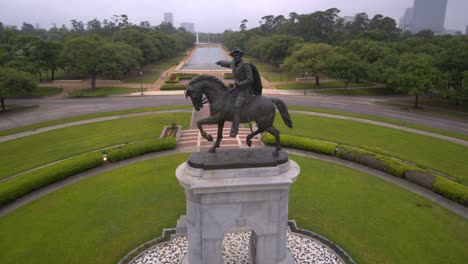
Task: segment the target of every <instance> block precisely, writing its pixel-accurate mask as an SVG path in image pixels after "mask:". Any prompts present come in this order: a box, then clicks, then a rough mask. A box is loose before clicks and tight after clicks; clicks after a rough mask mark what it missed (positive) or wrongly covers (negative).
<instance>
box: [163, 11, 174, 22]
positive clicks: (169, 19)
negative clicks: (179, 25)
mask: <svg viewBox="0 0 468 264" xmlns="http://www.w3.org/2000/svg"><path fill="white" fill-rule="evenodd" d="M164 22H165V23H171V24H172V25H174V16H173V15H172V13H170V12H167V13H164Z"/></svg>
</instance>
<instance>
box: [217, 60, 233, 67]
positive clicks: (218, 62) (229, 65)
mask: <svg viewBox="0 0 468 264" xmlns="http://www.w3.org/2000/svg"><path fill="white" fill-rule="evenodd" d="M216 64H217V65H219V66H221V67H225V68H231V62H229V61H225V60H220V61H217V62H216Z"/></svg>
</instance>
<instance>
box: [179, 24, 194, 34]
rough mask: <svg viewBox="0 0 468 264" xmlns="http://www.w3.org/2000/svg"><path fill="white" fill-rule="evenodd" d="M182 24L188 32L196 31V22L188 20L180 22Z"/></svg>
mask: <svg viewBox="0 0 468 264" xmlns="http://www.w3.org/2000/svg"><path fill="white" fill-rule="evenodd" d="M180 26H181V27H183V28H185V30H187V31H188V32H192V33H195V24H194V23H187V22H182V23H180Z"/></svg>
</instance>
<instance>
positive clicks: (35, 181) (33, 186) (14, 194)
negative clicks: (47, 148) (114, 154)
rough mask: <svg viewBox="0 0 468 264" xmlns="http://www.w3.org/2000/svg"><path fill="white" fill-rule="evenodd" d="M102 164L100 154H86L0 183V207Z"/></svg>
mask: <svg viewBox="0 0 468 264" xmlns="http://www.w3.org/2000/svg"><path fill="white" fill-rule="evenodd" d="M103 163H104V161H103V160H102V155H101V153H96V152H94V153H86V154H82V155H79V156H76V157H73V158H70V159H67V160H64V161H61V162H59V163H56V164H52V165H49V166H47V167H43V168H39V169H37V170H34V171H30V172H27V173H25V174H23V175H21V176H18V177H16V178H13V179H11V180H8V181H5V182H2V183H0V205H3V204H6V203H9V202H12V201H14V200H16V199H18V198H19V197H21V196H23V195H25V194H28V193H30V192H32V191H34V190H37V189H39V188H41V187H44V186H47V185H49V184H52V183H54V182H57V181H59V180H62V179H64V178H67V177H70V176H72V175H74V174H78V173H80V172H84V171H87V170H90V169H92V168H95V167H98V166H100V165H102V164H103Z"/></svg>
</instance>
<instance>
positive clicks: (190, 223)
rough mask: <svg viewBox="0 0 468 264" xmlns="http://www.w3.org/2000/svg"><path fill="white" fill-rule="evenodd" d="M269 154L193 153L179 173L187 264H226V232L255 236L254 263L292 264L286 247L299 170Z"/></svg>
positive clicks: (283, 156)
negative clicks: (291, 198)
mask: <svg viewBox="0 0 468 264" xmlns="http://www.w3.org/2000/svg"><path fill="white" fill-rule="evenodd" d="M271 154H272V151H271V149H268V148H258V149H240V150H226V151H219V152H218V153H204V152H203V153H194V154H192V155H191V156H190V157H189V159H188V160H187V162H185V163H183V164H181V165H180V166H179V167H178V168H177V170H176V176H177V179H178V180H179V182H180V184H181V185H182V186H183V187H184V188H185V196H186V202H187V215H186V216H183V217H181V219H180V221H178V224H177V230H178V232H179V233H184V232H186V234H187V238H188V253H187V255H186V256H185V257H184V259H183V262H182V263H185V264H205V263H223V256H222V249H223V245H222V241H223V238H224V236H225V234H226V233H228V232H241V231H251V232H252V233H251V234H252V235H251V242H250V254H249V256H250V263H257V264H272V263H281V264H290V263H294V260H293V258H292V255H291V253H290V252H289V250H288V249H287V247H286V242H287V228H288V227H287V221H288V201H289V189H290V186H291V184H292V183H294V181H295V180H296V178H297V176H298V175H299V172H300V168H299V166H298V165H297V164H296V163H295V162H294V161H292V160H289V159H288V155H287V153H286V152H284V151H281V152H280V154H279V156H278V157H274V156H272V155H271Z"/></svg>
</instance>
